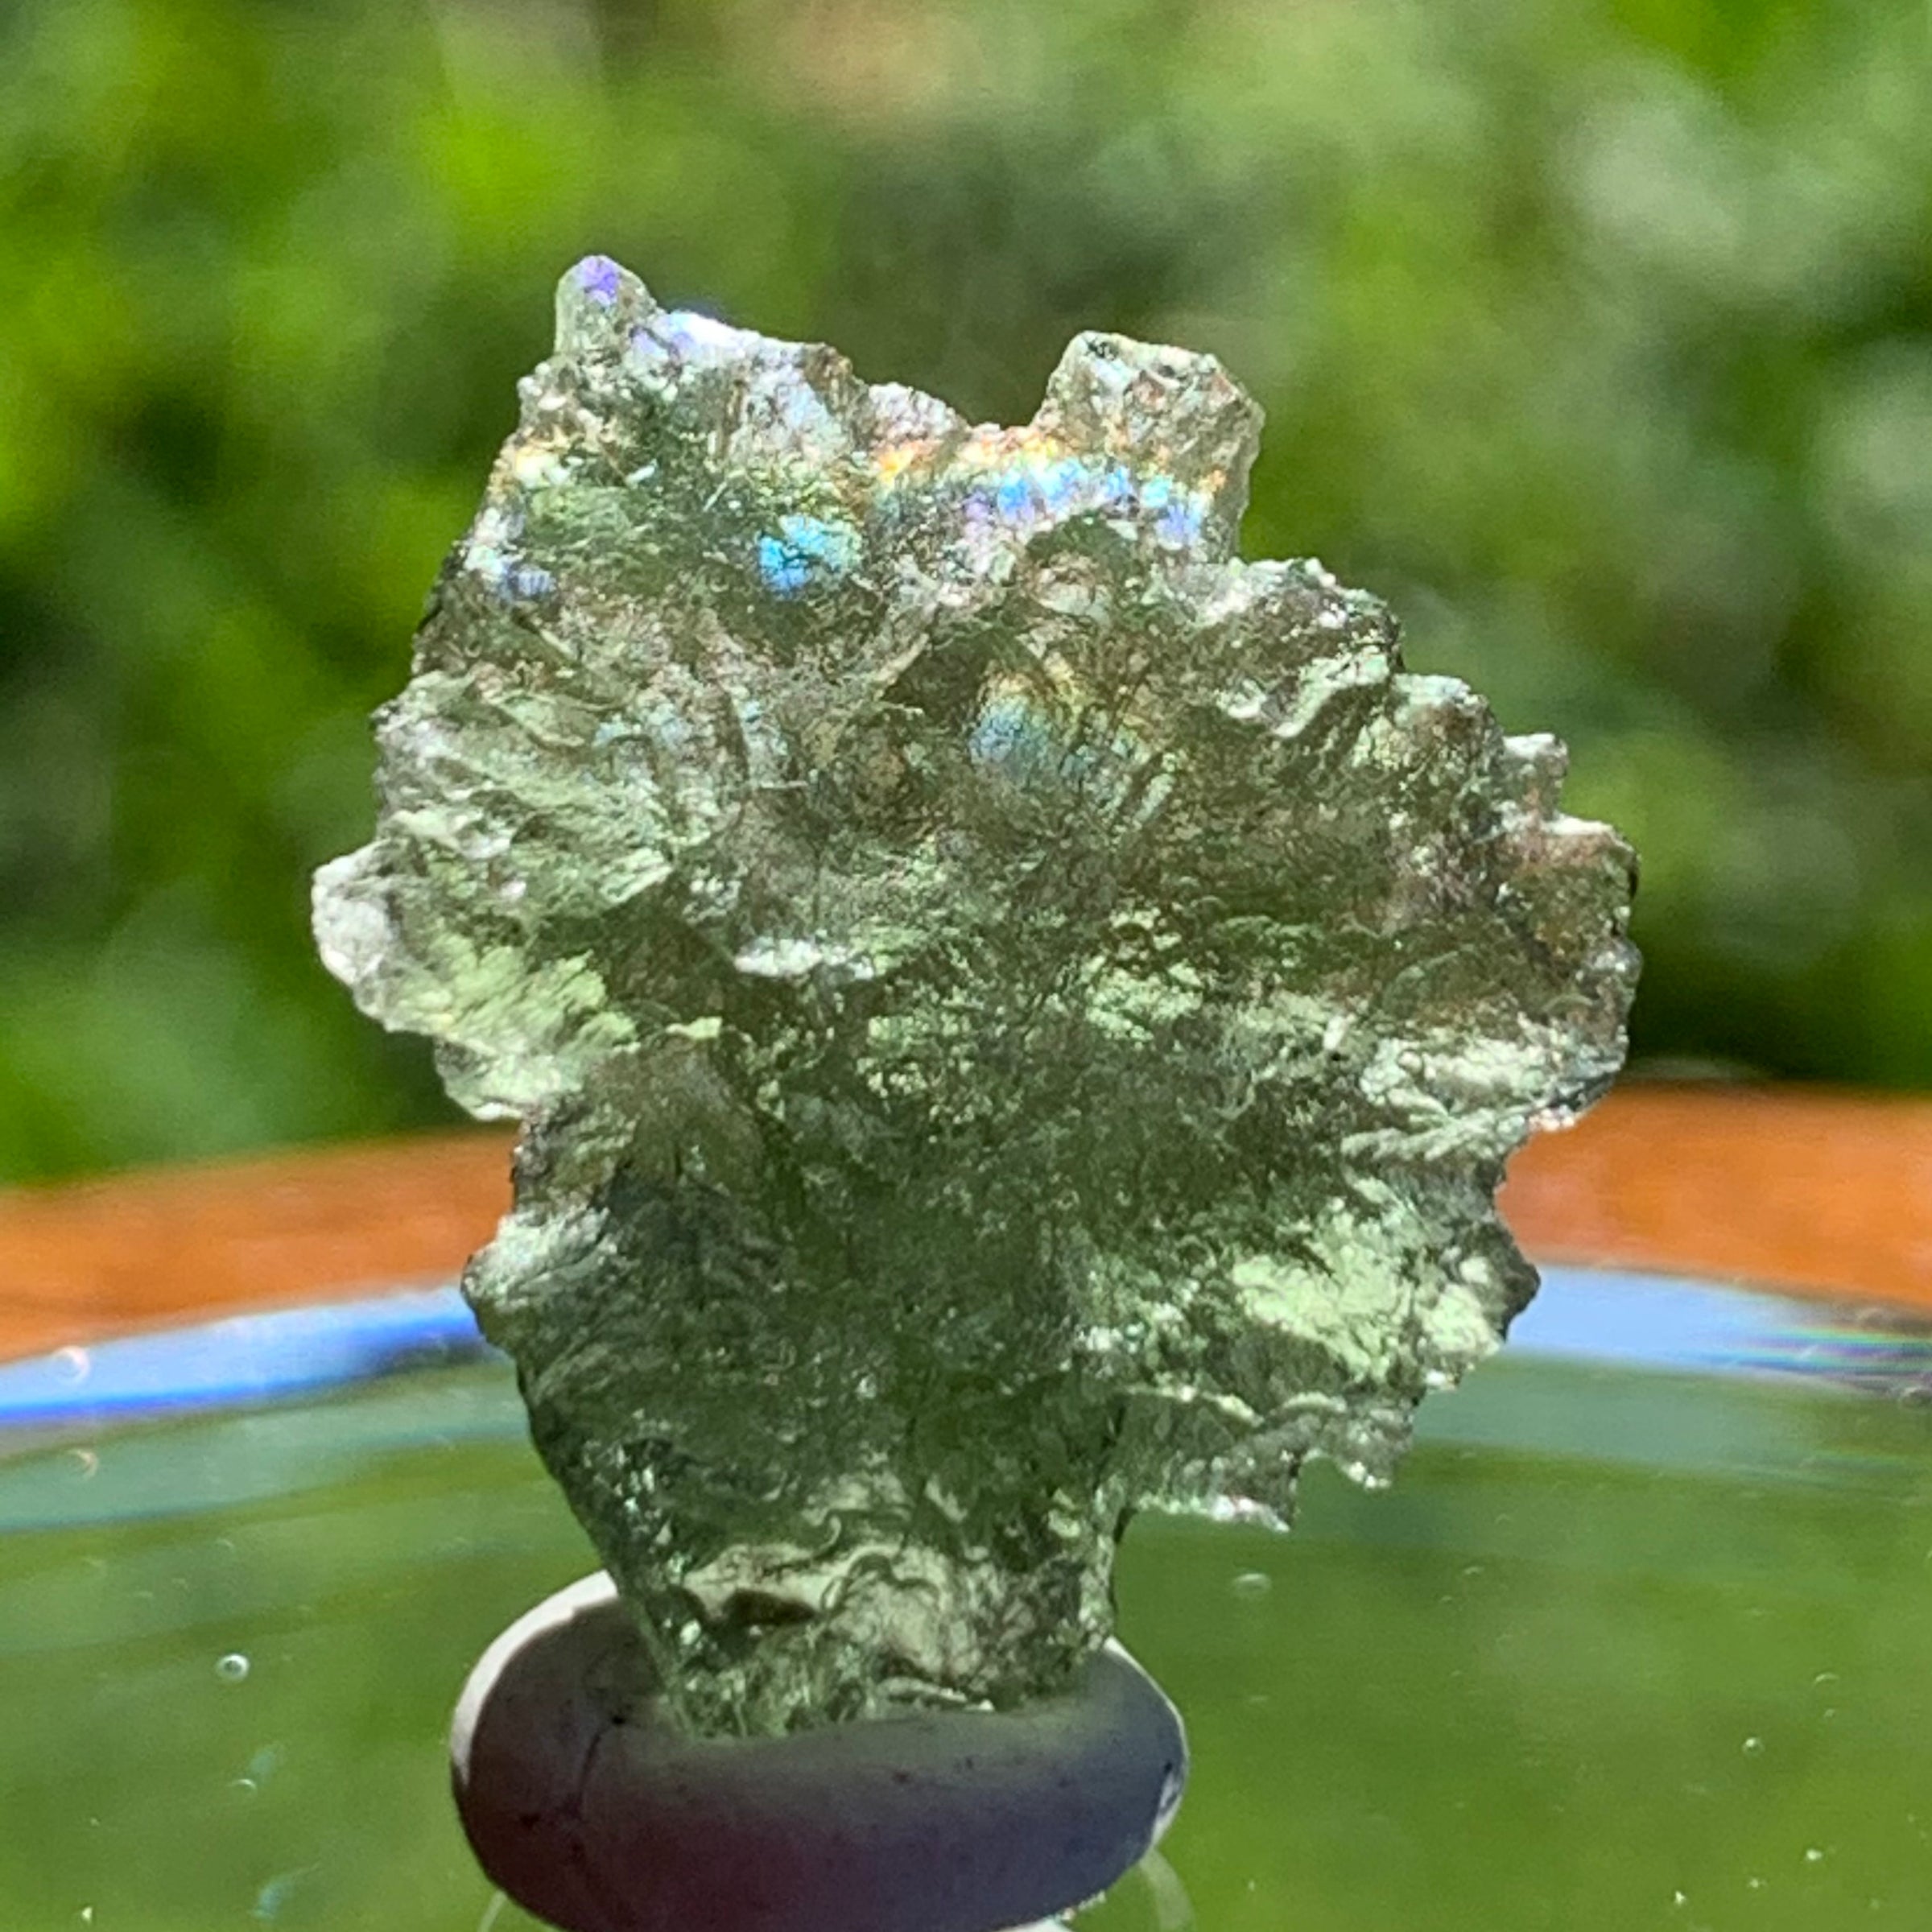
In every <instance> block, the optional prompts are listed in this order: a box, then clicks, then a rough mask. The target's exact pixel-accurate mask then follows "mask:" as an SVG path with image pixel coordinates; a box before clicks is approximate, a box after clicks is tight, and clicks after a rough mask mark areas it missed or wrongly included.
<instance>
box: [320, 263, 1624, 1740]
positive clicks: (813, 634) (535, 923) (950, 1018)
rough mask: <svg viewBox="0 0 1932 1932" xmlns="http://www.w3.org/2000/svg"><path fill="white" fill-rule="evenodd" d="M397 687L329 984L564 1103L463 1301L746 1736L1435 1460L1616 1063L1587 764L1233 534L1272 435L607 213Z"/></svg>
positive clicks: (909, 1693)
mask: <svg viewBox="0 0 1932 1932" xmlns="http://www.w3.org/2000/svg"><path fill="white" fill-rule="evenodd" d="M521 394H522V422H521V424H520V426H519V427H518V430H517V431H516V433H515V434H514V436H512V437H511V439H510V441H509V443H508V444H506V447H505V448H504V451H503V452H502V456H501V458H500V459H499V460H498V462H497V466H496V469H495V470H494V472H493V474H492V477H491V480H490V483H489V490H488V493H487V495H486V496H485V501H484V504H483V506H482V508H481V511H480V512H479V514H478V515H477V519H476V521H475V522H474V524H473V526H472V528H471V530H470V531H469V535H468V536H467V538H466V539H464V541H463V542H462V543H460V544H459V545H458V546H457V547H456V550H455V551H454V552H453V553H452V556H451V559H450V560H449V563H448V566H447V567H446V568H445V569H444V573H443V575H442V577H441V579H440V581H439V583H438V585H437V587H436V592H435V594H434V597H432V600H431V606H430V609H429V612H428V614H427V617H425V619H424V621H423V626H422V629H421V630H420V632H419V635H418V638H417V641H416V650H415V667H414V673H413V675H412V676H411V680H410V683H409V684H408V685H407V688H406V689H405V690H404V691H403V692H402V694H401V695H400V696H398V698H397V699H395V700H394V701H393V702H392V703H391V704H388V705H387V706H386V707H385V708H383V710H382V712H381V713H380V714H379V715H378V736H379V740H380V745H381V771H380V780H379V783H380V794H381V811H380V816H379V819H378V826H377V831H376V836H375V838H374V842H373V843H372V844H369V845H368V846H366V847H365V848H363V849H362V850H361V851H359V852H353V853H351V854H350V855H349V856H348V857H346V858H344V859H341V860H338V861H335V862H334V863H333V864H332V865H328V866H327V867H325V868H324V869H323V871H322V872H321V873H320V875H318V879H317V887H316V903H317V930H318V933H319V935H320V943H321V946H322V949H323V953H324V958H325V959H326V960H327V961H328V964H329V966H330V968H332V970H333V971H334V972H336V973H337V974H338V975H340V976H341V977H342V978H343V979H344V980H346V981H347V982H348V983H349V985H350V986H351V987H352V988H353V990H354V993H355V995H356V997H357V1000H358V1001H359V1002H360V1003H361V1005H362V1006H363V1007H364V1008H365V1009H366V1010H367V1011H368V1012H369V1013H372V1014H373V1015H374V1016H375V1017H376V1018H378V1019H379V1020H381V1021H382V1022H383V1023H384V1024H385V1025H386V1026H392V1027H397V1028H402V1029H407V1030H411V1031H415V1032H418V1033H422V1034H427V1035H428V1036H429V1037H430V1038H431V1039H433V1040H434V1041H435V1042H436V1049H437V1052H438V1055H439V1060H440V1065H441V1067H442V1070H443V1072H444V1077H445V1080H447V1082H448V1086H449V1089H450V1091H451V1092H452V1094H453V1095H454V1096H455V1097H456V1099H457V1100H459V1101H460V1102H461V1104H463V1105H464V1106H465V1107H467V1108H469V1109H470V1110H471V1111H472V1112H473V1113H477V1114H479V1115H485V1116H491V1117H505V1116H514V1117H516V1118H518V1119H520V1120H522V1121H524V1122H525V1123H526V1128H527V1132H526V1136H525V1139H524V1141H523V1145H522V1150H521V1152H520V1154H519V1156H518V1163H517V1174H516V1181H517V1193H516V1206H515V1209H514V1212H513V1213H512V1214H511V1215H510V1216H509V1218H508V1219H507V1220H506V1221H505V1222H504V1223H503V1224H502V1228H501V1229H500V1231H499V1232H498V1234H497V1238H496V1240H495V1241H493V1242H492V1243H491V1245H489V1247H488V1248H486V1249H484V1250H483V1251H482V1252H481V1253H480V1254H479V1255H478V1256H477V1257H476V1259H475V1260H474V1261H473V1264H472V1265H471V1268H470V1270H469V1275H468V1278H467V1283H466V1286H467V1287H468V1290H469V1294H470V1297H471V1298H472V1301H473V1304H474V1306H475V1307H476V1309H477V1315H478V1317H479V1319H481V1323H482V1324H483V1326H484V1328H485V1331H486V1332H487V1333H488V1334H489V1335H490V1336H491V1337H492V1338H493V1340H496V1341H497V1342H498V1343H500V1344H502V1346H503V1347H504V1348H506V1349H507V1350H508V1351H509V1352H510V1354H511V1355H512V1356H514V1359H515V1360H516V1363H517V1366H518V1373H519V1375H520V1377H521V1379H522V1387H523V1390H524V1393H525V1397H526V1402H527V1403H528V1406H529V1409H530V1418H531V1426H532V1431H533V1435H534V1436H535V1440H536V1443H537V1445H538V1447H539V1450H540V1451H541V1452H542V1454H543V1456H544V1458H545V1459H546V1460H547V1463H548V1464H549V1466H550V1468H551V1470H552V1471H553V1472H554V1473H555V1475H556V1476H557V1478H558V1480H559V1482H560V1483H561V1484H562V1485H563V1487H564V1490H565V1491H566V1492H567V1493H568V1496H569V1497H570V1500H571V1501H572V1505H573V1506H574V1507H575V1509H576V1511H577V1513H578V1514H579V1515H580V1517H581V1518H582V1520H583V1521H584V1525H585V1526H586V1528H587V1529H588V1531H589V1532H590V1534H591V1536H592V1538H593V1540H594V1541H595V1542H596V1544H597V1549H598V1550H599V1552H600V1554H601V1557H602V1558H603V1559H604V1561H605V1563H607V1564H608V1565H609V1567H610V1568H611V1570H612V1571H613V1573H614V1574H615V1575H617V1578H618V1579H619V1581H620V1583H621V1586H622V1587H623V1589H624V1591H625V1594H626V1596H627V1597H628V1599H629V1600H630V1602H631V1604H633V1605H634V1608H635V1609H636V1611H637V1612H638V1616H639V1617H640V1620H641V1621H642V1624H643V1626H644V1628H645V1629H646V1633H647V1636H648V1638H649V1641H650V1644H651V1645H652V1648H653V1649H654V1653H655V1654H656V1656H657V1658H658V1663H659V1666H660V1667H661V1669H662V1671H663V1676H664V1679H665V1682H666V1683H667V1686H668V1687H669V1695H670V1698H671V1703H672V1705H673V1707H674V1708H675V1710H676V1711H678V1712H679V1714H680V1715H681V1716H682V1718H683V1720H684V1721H685V1722H686V1723H687V1724H690V1725H691V1727H693V1728H697V1729H700V1730H705V1731H716V1732H758V1731H777V1730H782V1729H786V1728H791V1727H795V1726H797V1725H799V1724H811V1723H815V1722H820V1721H825V1720H828V1719H840V1718H846V1717H851V1716H855V1715H865V1714H872V1713H877V1712H881V1711H888V1710H891V1709H894V1708H900V1707H905V1706H906V1705H907V1704H922V1703H923V1704H941V1703H958V1702H962V1701H964V1702H976V1701H981V1700H985V1701H990V1702H992V1703H996V1704H1004V1703H1011V1702H1013V1701H1015V1700H1017V1699H1021V1698H1023V1697H1026V1696H1027V1695H1033V1694H1034V1693H1037V1692H1038V1691H1042V1690H1045V1689H1047V1688H1050V1687H1052V1686H1055V1685H1057V1684H1059V1683H1060V1682H1063V1681H1064V1679H1065V1678H1066V1676H1067V1673H1068V1671H1069V1670H1071V1668H1072V1667H1073V1666H1074V1665H1075V1663H1076V1662H1077V1661H1078V1660H1079V1659H1080V1657H1083V1656H1084V1655H1085V1654H1086V1653H1088V1651H1089V1650H1090V1649H1092V1647H1093V1646H1094V1645H1096V1644H1097V1643H1098V1642H1100V1641H1101V1639H1102V1638H1103V1637H1104V1635H1105V1634H1106V1633H1107V1631H1108V1629H1109V1627H1110V1620H1111V1600H1110V1591H1109V1579H1110V1574H1111V1565H1112V1561H1113V1551H1114V1547H1115V1544H1116V1542H1117V1538H1118V1535H1119V1533H1120V1530H1121V1527H1122V1525H1123V1523H1124V1521H1125V1517H1126V1516H1127V1514H1128V1513H1129V1512H1130V1511H1131V1510H1132V1509H1133V1508H1135V1507H1137V1506H1141V1505H1155V1506H1162V1507H1180V1508H1190V1509H1206V1510H1211V1511H1216V1512H1219V1513H1237V1514H1241V1515H1245V1516H1250V1517H1256V1518H1258V1519H1262V1520H1267V1521H1286V1518H1287V1517H1288V1515H1289V1513H1290V1509H1291V1506H1292V1501H1293V1496H1294V1483H1295V1477H1296V1473H1297V1472H1298V1469H1299V1468H1301V1466H1302V1463H1303V1462H1304V1461H1305V1460H1306V1459H1307V1458H1308V1457H1309V1456H1310V1455H1318V1454H1319V1455H1327V1456H1330V1457H1331V1458H1333V1459H1335V1460H1336V1461H1338V1462H1339V1463H1341V1464H1342V1465H1343V1466H1344V1468H1347V1469H1348V1470H1349V1471H1350V1472H1352V1473H1353V1474H1355V1475H1356V1476H1358V1477H1360V1478H1361V1479H1363V1480H1370V1481H1375V1480H1384V1479H1385V1478H1386V1477H1387V1476H1388V1475H1389V1472H1390V1471H1391V1469H1392V1468H1393V1464H1394V1463H1395V1460H1396V1459H1397V1456H1398V1455H1399V1454H1400V1452H1401V1451H1402V1447H1403V1446H1404V1444H1405V1443H1406V1439H1407V1435H1408V1432H1409V1427H1410V1417H1411V1414H1412V1412H1413V1410H1414V1406H1415V1405H1416V1403H1417V1402H1418V1401H1419V1400H1420V1399H1421V1397H1422V1394H1423V1393H1424V1392H1425V1391H1426V1389H1429V1388H1430V1387H1432V1386H1437V1385H1442V1384H1444V1383H1447V1382H1449V1381H1453V1380H1454V1379H1455V1377H1457V1376H1458V1375H1459V1374H1460V1373H1462V1372H1463V1370H1464V1369H1467V1368H1468V1366H1469V1365H1470V1364H1472V1363H1473V1362H1475V1361H1476V1360H1478V1359H1480V1357H1481V1356H1484V1354H1486V1353H1487V1352H1488V1351H1489V1350H1490V1349H1491V1348H1493V1347H1494V1346H1495V1345H1496V1342H1497V1341H1498V1340H1500V1338H1501V1334H1502V1331H1503V1330H1504V1328H1505V1326H1506V1325H1507V1323H1508V1321H1509V1318H1510V1316H1511V1315H1512V1314H1513V1312H1514V1311H1516V1310H1517V1309H1518V1308H1520V1307H1521V1305H1522V1304H1523V1302H1525V1300H1526V1299H1527V1298H1528V1297H1529V1295H1530V1293H1531V1291H1532V1290H1533V1288H1534V1274H1533V1273H1532V1272H1531V1270H1530V1268H1529V1267H1528V1265H1526V1264H1525V1262H1524V1261H1523V1260H1522V1258H1521V1256H1520V1255H1519V1254H1518V1253H1517V1250H1516V1249H1515V1247H1514V1246H1513V1244H1512V1243H1511V1241H1510V1240H1509V1236H1508V1235H1507V1233H1506V1232H1505V1230H1504V1229H1503V1228H1502V1226H1501V1224H1500V1222H1499V1221H1498V1220H1497V1218H1496V1213H1495V1210H1494V1206H1493V1195H1494V1191H1495V1188H1496V1184H1497V1183H1498V1181H1499V1179H1500V1178H1501V1173H1502V1168H1503V1163H1504V1162H1505V1159H1506V1158H1507V1157H1508V1155H1509V1153H1510V1152H1511V1151H1512V1150H1513V1149H1514V1148H1515V1147H1517V1146H1518V1145H1519V1144H1520V1143H1521V1141H1522V1140H1523V1138H1524V1137H1525V1135H1526V1134H1527V1133H1528V1132H1529V1131H1530V1127H1531V1126H1532V1125H1533V1124H1534V1122H1535V1121H1538V1119H1539V1118H1547V1117H1562V1116H1565V1115H1567V1114H1569V1113H1573V1112H1574V1111H1575V1110H1576V1109H1577V1108H1580V1107H1582V1106H1583V1105H1585V1104H1587V1103H1588V1102H1589V1100H1591V1099H1593V1098H1594V1097H1595V1096H1596V1095H1598V1094H1599V1093H1600V1092H1601V1091H1602V1090H1603V1089H1604V1088H1605V1087H1606V1086H1607V1085H1608V1083H1609V1081H1610V1080H1611V1079H1612V1077H1613V1075H1614V1074H1615V1071H1616V1067H1617V1066H1618V1065H1619V1063H1620V1059H1621V1055H1622V1051H1623V1034H1622V1026H1623V1021H1624V1013H1625V1010H1626V1009H1627V1006H1628V1003H1629V997H1630V993H1631V991H1632V989H1633V984H1634V980H1635V975H1636V959H1635V956H1634V954H1633V952H1632V951H1631V949H1630V947H1629V943H1628V942H1627V940H1626V939H1625V937H1624V927H1625V921H1626V917H1627V913H1628V909H1629V896H1630V892H1631V888H1632V883H1633V862H1632V860H1631V857H1630V854H1629V851H1628V849H1627V848H1625V847H1624V845H1623V844H1621V843H1620V840H1618V839H1617V838H1616V836H1615V835H1614V834H1613V833H1612V832H1610V831H1609V830H1608V828H1605V827H1604V826H1601V825H1596V824H1588V823H1586V822H1583V821H1581V820H1579V819H1572V818H1569V817H1567V816H1565V815H1563V813H1562V811H1560V809H1559V807H1558V797H1557V795H1558V786H1559V782H1560V779H1561V775H1562V770H1563V756H1562V752H1561V748H1560V747H1559V746H1558V745H1557V744H1556V743H1555V741H1554V740H1551V739H1549V738H1546V737H1505V735H1504V734H1503V733H1502V732H1501V729H1499V728H1498V726H1497V725H1496V722H1495V720H1494V719H1493V718H1492V716H1491V714H1490V713H1489V712H1488V709H1487V708H1486V707H1485V706H1484V704H1482V703H1481V702H1480V700H1478V699H1477V698H1476V697H1475V696H1473V695H1472V693H1471V692H1470V691H1468V689H1467V688H1466V687H1463V686H1462V685H1460V684H1459V683H1455V682H1454V681H1453V680H1451V679H1444V678H1436V677H1420V676H1414V675H1409V674H1407V673H1406V672H1404V671H1402V668H1401V667H1400V662H1399V657H1398V654H1397V642H1396V634H1395V628H1394V625H1393V622H1392V621H1391V619H1390V618H1389V614H1388V613H1387V612H1386V610H1385V609H1384V608H1383V606H1382V605H1381V604H1379V603H1378V602H1377V601H1376V600H1375V599H1374V598H1373V597H1369V596H1367V595H1365V594H1364V593H1362V592H1358V591H1352V590H1348V589H1344V588H1342V587H1341V586H1340V585H1339V584H1336V583H1335V580H1333V579H1332V578H1331V576H1329V575H1328V574H1327V572H1325V571H1323V569H1322V568H1321V567H1320V566H1319V564H1313V563H1290V564H1273V563H1270V564H1246V563H1242V562H1240V561H1237V560H1236V558H1235V555H1234V549H1235V543H1236V526H1237V524H1238V521H1239V518H1240V515H1241V509H1242V506H1243V503H1244V501H1245V489H1246V475H1247V470H1248V467H1249V463H1250V462H1251V460H1252V459H1253V454H1254V451H1255V448H1256V447H1257V440H1258V436H1259V429H1260V422H1259V412H1258V411H1257V409H1256V407H1255V406H1254V405H1253V403H1252V402H1251V401H1250V400H1249V398H1248V397H1247V396H1246V395H1245V394H1244V393H1243V392H1242V391H1241V390H1240V389H1239V388H1238V387H1237V386H1236V385H1235V384H1234V383H1233V382H1232V381H1231V380H1230V379H1229V378H1228V376H1227V375H1226V374H1225V373H1224V371H1223V370H1222V369H1221V368H1220V365H1219V364H1218V363H1216V361H1214V360H1213V358H1212V357H1208V356H1203V355H1195V354H1190V353H1184V352H1183V351H1180V350H1177V349H1163V348H1155V347H1150V346H1148V345H1143V344H1141V343H1137V342H1133V341H1127V340H1125V339H1123V338H1121V337H1117V336H1104V335H1084V336H1080V337H1078V338H1077V339H1076V340H1075V341H1074V343H1073V344H1072V345H1071V347H1070V348H1069V349H1068V350H1067V353H1066V355H1065V357H1063V359H1062V361H1061V362H1060V365H1059V368H1058V369H1056V370H1055V372H1054V374H1053V376H1052V378H1051V381H1050V382H1049V383H1048V386H1047V396H1046V400H1045V402H1044V403H1043V404H1042V407H1041V409H1040V411H1039V412H1038V415H1036V416H1035V418H1034V421H1033V422H1032V423H1030V424H1028V425H1026V427H1022V428H1020V429H997V428H986V427H972V426H971V425H969V424H968V423H965V422H964V420H963V419H960V417H958V416H957V415H955V414H954V412H953V411H951V410H950V409H948V408H947V407H946V406H945V405H944V404H943V403H939V402H936V401H935V400H934V399H933V398H931V397H928V396H924V395H921V394H918V393H916V392H914V391H913V390H907V389H904V388H901V387H898V386H890V385H888V386H867V385H866V384H865V383H863V382H861V381H860V380H859V379H858V378H857V377H856V376H855V375H854V374H853V373H852V369H850V367H849V365H847V364H846V363H845V362H844V360H843V359H842V358H840V357H839V356H837V355H836V354H835V353H833V352H832V351H831V350H830V349H824V348H822V347H809V346H801V345H795V344H790V343H783V342H778V341H770V340H768V339H766V338H765V337H762V336H757V335H753V334H750V333H748V332H744V331H741V330H738V329H735V328H728V327H726V326H725V324H721V323H719V322H716V321H714V320H711V319H709V318H708V317H706V316H700V315H695V314H689V313H674V312H666V311H665V310H663V309H662V308H659V307H658V305H657V304H656V303H654V301H653V300H652V299H651V298H650V295H648V294H647V293H646V291H645V289H644V287H643V286H642V284H641V283H639V282H638V281H637V280H636V279H635V278H634V277H632V276H630V275H628V274H625V272H623V271H622V270H619V269H617V267H616V266H615V265H613V264H612V263H610V262H607V261H605V260H603V259H602V258H594V259H592V261H590V262H584V263H582V264H580V266H578V267H577V268H576V269H575V270H572V272H571V274H570V275H568V276H567V277H566V278H565V279H564V283H563V285H562V287H561V289H560V291H559V299H558V332H557V347H556V351H555V354H554V356H553V357H551V359H550V360H549V361H547V362H545V363H544V364H543V365H541V366H540V367H539V369H538V370H537V371H536V372H535V374H533V375H532V376H530V378H527V379H526V381H525V382H524V383H523V384H522V390H521Z"/></svg>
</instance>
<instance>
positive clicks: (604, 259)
mask: <svg viewBox="0 0 1932 1932" xmlns="http://www.w3.org/2000/svg"><path fill="white" fill-rule="evenodd" d="M622 273H623V270H621V269H620V268H619V267H618V266H617V263H616V262H613V261H612V260H611V258H610V257H609V255H586V256H585V257H584V259H583V260H582V261H581V262H579V263H578V264H577V286H578V287H580V289H582V290H583V291H584V294H585V295H588V296H589V297H590V299H592V301H593V302H599V303H602V304H603V305H604V307H605V308H609V307H610V305H611V303H613V302H615V301H616V300H617V288H618V279H619V277H620V276H621V275H622Z"/></svg>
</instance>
